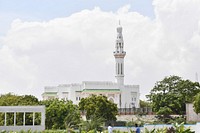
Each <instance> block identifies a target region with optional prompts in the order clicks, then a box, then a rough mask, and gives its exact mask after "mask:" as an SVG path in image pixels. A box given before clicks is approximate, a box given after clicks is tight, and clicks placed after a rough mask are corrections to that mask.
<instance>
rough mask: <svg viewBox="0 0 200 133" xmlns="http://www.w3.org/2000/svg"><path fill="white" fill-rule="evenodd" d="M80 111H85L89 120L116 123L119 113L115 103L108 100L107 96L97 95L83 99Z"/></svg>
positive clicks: (80, 103)
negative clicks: (100, 119)
mask: <svg viewBox="0 0 200 133" xmlns="http://www.w3.org/2000/svg"><path fill="white" fill-rule="evenodd" d="M79 109H80V110H81V111H85V113H86V119H87V120H92V119H99V118H102V119H104V120H105V121H115V120H116V115H117V113H118V109H117V105H116V104H115V103H113V102H111V101H109V100H107V97H105V96H96V95H92V96H90V97H87V98H82V99H81V101H80V102H79Z"/></svg>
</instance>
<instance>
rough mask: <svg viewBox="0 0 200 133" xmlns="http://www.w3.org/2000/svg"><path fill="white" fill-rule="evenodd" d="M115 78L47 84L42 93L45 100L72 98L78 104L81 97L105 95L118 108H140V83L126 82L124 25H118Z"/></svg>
mask: <svg viewBox="0 0 200 133" xmlns="http://www.w3.org/2000/svg"><path fill="white" fill-rule="evenodd" d="M113 54H114V57H115V78H116V82H111V81H83V82H82V83H77V84H60V85H58V86H46V87H45V88H44V93H43V94H42V97H43V100H47V99H52V98H58V99H64V100H71V101H73V103H74V104H78V103H79V102H80V100H81V98H86V97H89V96H91V95H103V96H106V97H107V98H108V100H110V101H112V102H114V103H116V104H117V106H118V108H133V107H136V108H139V97H140V93H139V92H140V90H139V85H125V84H124V57H125V55H126V52H125V51H124V40H123V35H122V27H121V25H119V26H118V27H117V38H116V44H115V51H114V52H113Z"/></svg>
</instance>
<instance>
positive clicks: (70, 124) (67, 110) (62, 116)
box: [41, 99, 80, 129]
mask: <svg viewBox="0 0 200 133" xmlns="http://www.w3.org/2000/svg"><path fill="white" fill-rule="evenodd" d="M41 104H42V105H45V106H46V120H45V124H46V125H45V126H46V128H47V129H65V128H67V129H68V128H74V127H75V126H77V125H78V124H79V123H80V111H79V110H78V106H77V105H74V104H73V103H72V101H64V100H58V99H51V100H45V101H42V102H41Z"/></svg>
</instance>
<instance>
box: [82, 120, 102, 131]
mask: <svg viewBox="0 0 200 133" xmlns="http://www.w3.org/2000/svg"><path fill="white" fill-rule="evenodd" d="M103 123H104V119H102V118H98V119H91V120H86V121H82V122H81V124H80V129H81V131H82V130H83V131H87V132H89V131H92V130H95V131H102V130H103Z"/></svg>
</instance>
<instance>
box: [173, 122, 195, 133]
mask: <svg viewBox="0 0 200 133" xmlns="http://www.w3.org/2000/svg"><path fill="white" fill-rule="evenodd" d="M173 127H174V128H175V132H176V133H194V132H193V131H191V130H190V128H185V127H184V123H181V124H180V125H179V124H178V123H175V124H174V125H173Z"/></svg>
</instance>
